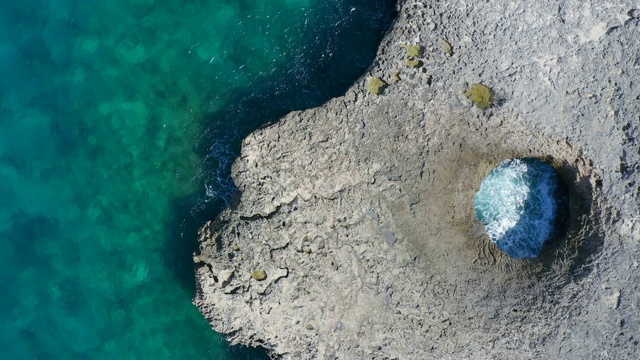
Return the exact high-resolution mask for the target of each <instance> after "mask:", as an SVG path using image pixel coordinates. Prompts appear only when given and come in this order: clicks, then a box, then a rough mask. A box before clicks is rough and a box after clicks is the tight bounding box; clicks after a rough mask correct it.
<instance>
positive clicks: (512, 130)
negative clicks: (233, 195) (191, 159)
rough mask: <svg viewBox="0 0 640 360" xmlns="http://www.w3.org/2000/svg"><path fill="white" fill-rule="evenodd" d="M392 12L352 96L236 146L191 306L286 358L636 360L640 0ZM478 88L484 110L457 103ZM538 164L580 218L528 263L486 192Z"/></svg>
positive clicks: (220, 327)
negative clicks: (511, 252)
mask: <svg viewBox="0 0 640 360" xmlns="http://www.w3.org/2000/svg"><path fill="white" fill-rule="evenodd" d="M398 6H399V9H400V12H399V16H398V19H397V21H396V23H395V25H394V26H393V28H392V29H391V30H390V32H389V34H388V35H387V36H386V38H385V39H384V41H383V43H382V44H381V47H380V50H379V53H378V57H377V58H376V61H375V63H374V64H373V65H372V67H371V68H370V70H369V71H368V73H367V74H365V75H364V76H363V77H362V78H361V80H360V81H359V82H358V83H356V84H354V85H353V87H352V88H351V89H350V90H349V91H348V92H347V94H346V95H345V96H344V97H340V98H336V99H334V100H332V101H329V102H328V103H327V104H325V105H324V106H322V107H320V108H316V109H310V110H307V111H303V112H294V113H291V114H289V115H287V116H286V117H284V118H283V119H281V120H280V121H279V122H277V123H276V124H274V125H272V126H270V127H267V128H264V129H260V130H258V131H256V132H254V133H253V134H252V135H250V136H249V137H248V138H247V139H245V141H244V144H243V149H242V154H241V156H240V158H238V160H237V161H236V163H235V165H234V167H233V176H234V180H235V182H236V184H237V186H238V188H239V190H240V191H241V194H239V198H238V201H237V202H235V203H234V206H232V207H231V208H229V209H227V210H225V211H224V212H223V213H222V214H221V215H220V216H219V218H217V219H216V220H215V221H212V222H209V223H207V224H206V225H205V226H204V227H203V229H202V231H201V238H200V241H201V246H200V252H199V253H198V254H197V255H196V256H195V261H196V264H197V265H196V267H197V270H196V273H197V274H196V276H197V283H198V289H197V294H196V298H195V300H194V302H195V304H196V305H197V306H198V307H199V308H200V310H201V311H202V313H203V314H204V315H205V316H206V318H207V319H208V320H209V322H210V323H211V325H212V327H213V328H214V329H215V330H216V331H219V332H222V333H225V334H228V338H229V339H230V340H231V342H232V343H243V344H248V345H252V346H256V345H261V346H265V347H266V348H268V349H269V350H270V352H271V354H272V355H273V356H274V357H282V358H285V359H306V358H320V359H333V358H339V359H352V358H359V359H392V358H398V359H427V358H456V359H457V358H498V359H500V358H505V359H506V358H519V359H541V358H547V359H551V358H575V359H585V358H617V359H622V358H638V357H640V350H639V349H640V346H639V345H638V341H640V338H639V337H638V332H637V330H638V329H640V315H639V314H640V292H639V289H638V287H639V285H640V276H639V275H638V271H639V270H640V269H639V267H638V263H639V261H640V258H639V252H638V250H639V248H640V215H639V214H640V209H639V203H640V197H639V196H640V195H639V192H640V175H639V174H638V170H639V169H640V162H639V160H640V152H639V148H640V147H639V144H638V136H639V135H640V119H639V116H640V100H639V97H640V90H639V89H640V88H639V87H638V84H639V83H640V43H639V42H638V39H640V11H638V10H634V6H637V3H636V2H633V1H620V2H617V3H615V4H611V3H610V2H605V1H587V2H584V1H559V2H553V3H551V2H546V1H541V2H524V1H515V2H514V1H507V0H504V1H501V0H498V1H491V2H469V1H446V2H437V1H403V2H401V3H400V4H399V5H398ZM443 39H444V41H446V42H447V43H448V44H450V47H451V49H450V51H445V50H446V49H444V48H443V46H442V40H443ZM403 44H410V45H414V44H419V45H422V46H423V47H424V52H423V54H422V56H421V57H420V58H419V60H421V61H422V62H423V66H422V67H420V68H417V69H416V68H411V67H408V66H407V65H406V60H407V57H406V50H405V48H403V47H402V45H403ZM397 71H400V73H399V78H400V81H398V82H395V80H394V78H395V75H396V72H397ZM370 76H375V77H380V78H382V79H383V80H385V82H386V83H388V84H390V85H389V86H388V87H387V88H386V89H385V91H384V93H383V94H382V95H374V94H371V93H369V92H368V91H367V88H366V79H367V77H370ZM474 83H482V84H484V85H486V86H488V87H490V88H491V89H493V91H494V92H495V97H494V99H493V102H494V104H493V106H492V107H489V108H488V109H486V110H481V109H479V108H477V107H475V106H474V105H473V102H472V101H471V100H470V99H469V98H468V97H467V96H465V94H464V93H465V91H468V90H469V88H470V85H471V84H474ZM535 156H540V157H545V159H547V160H548V161H551V162H552V163H553V164H554V165H555V166H556V168H557V169H558V170H559V172H560V173H561V175H562V176H563V178H564V180H565V182H567V183H568V184H569V187H570V191H571V194H572V195H571V199H570V203H571V204H570V206H571V215H570V218H569V219H568V220H567V221H568V229H567V231H566V234H561V236H560V238H558V239H556V240H555V241H553V242H551V243H549V244H548V246H546V247H545V249H543V252H542V255H541V256H540V257H539V258H538V259H533V260H515V259H511V258H510V257H508V256H507V255H506V254H504V253H503V252H502V251H500V250H499V249H497V247H495V246H494V245H493V244H492V243H491V241H490V240H489V238H488V237H487V235H486V234H485V233H484V230H483V227H482V224H480V223H479V222H478V220H477V219H476V217H475V214H474V211H473V198H474V194H475V192H476V191H477V190H478V188H479V186H480V182H481V181H482V179H483V178H484V177H485V176H486V175H487V174H488V172H489V171H490V170H491V169H492V168H493V167H494V166H496V165H497V164H499V163H500V162H501V161H502V160H504V159H507V158H514V157H535ZM262 271H264V273H265V274H266V278H262V276H261V275H262ZM257 272H259V274H260V276H259V277H256V273H257ZM258 278H262V279H258Z"/></svg>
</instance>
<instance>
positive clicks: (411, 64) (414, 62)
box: [407, 59, 422, 69]
mask: <svg viewBox="0 0 640 360" xmlns="http://www.w3.org/2000/svg"><path fill="white" fill-rule="evenodd" d="M407 66H409V67H412V68H415V69H417V68H419V67H421V66H422V61H421V60H412V59H409V60H407Z"/></svg>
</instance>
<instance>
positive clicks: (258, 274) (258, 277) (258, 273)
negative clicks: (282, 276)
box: [251, 270, 267, 281]
mask: <svg viewBox="0 0 640 360" xmlns="http://www.w3.org/2000/svg"><path fill="white" fill-rule="evenodd" d="M251 277H253V278H254V279H256V280H258V281H262V280H264V279H266V278H267V272H266V271H264V270H258V271H254V272H252V273H251Z"/></svg>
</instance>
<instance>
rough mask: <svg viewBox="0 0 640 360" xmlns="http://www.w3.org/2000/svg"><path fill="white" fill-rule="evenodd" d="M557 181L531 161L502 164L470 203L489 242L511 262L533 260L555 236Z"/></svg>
mask: <svg viewBox="0 0 640 360" xmlns="http://www.w3.org/2000/svg"><path fill="white" fill-rule="evenodd" d="M561 181H562V180H561V179H560V175H559V174H558V173H557V172H556V170H555V169H554V168H553V166H551V165H549V164H547V163H545V162H542V161H541V160H539V159H535V158H527V159H510V160H505V161H503V162H502V163H500V165H498V166H497V167H496V168H495V169H493V170H491V172H490V173H489V175H488V176H487V177H486V178H485V179H484V180H483V181H482V184H481V185H480V190H478V192H477V193H476V196H475V200H474V207H475V212H476V215H477V217H478V219H479V220H480V221H481V222H482V223H483V224H484V226H485V230H486V231H487V234H488V235H489V237H490V238H491V241H493V242H494V243H495V244H496V245H497V246H498V247H499V248H500V249H502V250H503V251H505V252H506V253H507V254H509V256H511V257H513V258H516V259H519V258H532V257H537V256H538V255H539V254H540V251H541V250H542V247H543V245H544V243H545V242H546V241H547V240H550V238H551V236H552V235H553V234H554V232H555V227H556V223H557V218H556V217H557V215H558V211H559V207H560V206H561V205H562V204H563V200H564V199H563V198H564V196H563V195H562V193H561V192H560V191H559V190H560V188H561V184H560V182H561Z"/></svg>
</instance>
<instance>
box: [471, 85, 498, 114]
mask: <svg viewBox="0 0 640 360" xmlns="http://www.w3.org/2000/svg"><path fill="white" fill-rule="evenodd" d="M464 94H465V95H466V96H467V97H468V98H471V101H473V103H474V104H475V105H476V106H477V107H478V108H479V109H481V110H486V109H488V108H490V107H491V106H493V95H494V94H493V90H492V89H491V88H490V87H488V86H485V85H482V84H479V83H478V84H473V85H471V91H465V92H464Z"/></svg>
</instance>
